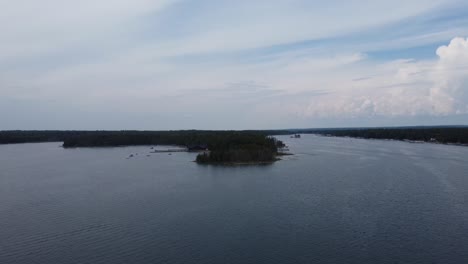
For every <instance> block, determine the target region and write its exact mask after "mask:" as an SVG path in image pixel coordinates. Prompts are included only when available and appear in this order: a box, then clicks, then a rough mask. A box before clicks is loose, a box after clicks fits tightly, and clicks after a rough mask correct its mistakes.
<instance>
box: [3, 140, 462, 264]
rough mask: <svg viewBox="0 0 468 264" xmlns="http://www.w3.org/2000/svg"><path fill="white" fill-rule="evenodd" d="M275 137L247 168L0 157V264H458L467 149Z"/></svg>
mask: <svg viewBox="0 0 468 264" xmlns="http://www.w3.org/2000/svg"><path fill="white" fill-rule="evenodd" d="M280 138H281V139H283V140H284V141H286V143H287V144H288V145H289V147H290V150H291V151H292V152H294V153H296V155H294V156H287V157H284V160H282V161H280V162H277V163H275V164H273V165H269V166H249V167H216V166H215V167H213V166H198V165H197V164H195V163H194V162H192V161H193V160H194V159H195V156H194V154H192V153H173V154H172V155H168V154H167V153H159V154H151V156H149V157H148V156H147V155H148V154H149V152H150V151H151V149H150V148H149V146H145V147H124V148H101V149H86V148H82V149H62V148H60V147H59V145H60V144H59V143H40V144H19V145H3V146H0V168H1V169H0V263H2V264H10V263H40V264H42V263H44V264H51V263H93V264H95V263H115V264H118V263H184V264H187V263H269V264H271V263H359V264H362V263H392V264H393V263H444V264H448V263H457V264H459V263H468V148H467V147H458V146H444V145H434V144H410V143H404V142H392V141H372V140H359V139H348V138H325V137H317V136H312V135H306V136H303V138H302V139H289V138H288V137H280ZM136 153H138V155H135V156H134V157H133V158H130V159H127V157H128V156H129V155H130V154H136Z"/></svg>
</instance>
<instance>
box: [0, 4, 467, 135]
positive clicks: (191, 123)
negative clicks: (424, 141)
mask: <svg viewBox="0 0 468 264" xmlns="http://www.w3.org/2000/svg"><path fill="white" fill-rule="evenodd" d="M408 125H468V2H467V1H460V0H431V1H428V0H392V1H387V0H372V1H371V0H367V1H364V0H361V1H358V0H328V1H314V0H288V1H286V0H256V1H252V0H237V1H228V0H152V1H151V0H100V1H95V0H81V1H70V0H42V1H36V0H15V1H11V0H0V130H12V129H25V130H30V129H41V130H42V129H67V130H68V129H78V130H116V129H117V130H120V129H136V130H171V129H280V128H316V127H363V126H408Z"/></svg>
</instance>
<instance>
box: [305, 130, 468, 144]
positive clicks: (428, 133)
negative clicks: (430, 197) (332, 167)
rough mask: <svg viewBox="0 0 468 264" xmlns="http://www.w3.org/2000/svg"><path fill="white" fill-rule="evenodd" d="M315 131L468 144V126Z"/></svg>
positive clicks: (337, 135) (360, 136) (318, 132)
mask: <svg viewBox="0 0 468 264" xmlns="http://www.w3.org/2000/svg"><path fill="white" fill-rule="evenodd" d="M313 133H314V134H321V135H326V136H335V137H355V138H366V139H393V140H409V141H424V142H434V143H443V144H461V145H468V127H411V128H361V129H324V130H316V131H314V132H313Z"/></svg>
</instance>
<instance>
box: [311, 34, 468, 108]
mask: <svg viewBox="0 0 468 264" xmlns="http://www.w3.org/2000/svg"><path fill="white" fill-rule="evenodd" d="M437 55H438V59H437V60H434V61H413V60H405V61H394V62H390V63H384V64H381V65H376V66H374V67H375V68H374V69H369V68H368V67H364V68H362V69H361V71H362V74H365V73H364V72H363V71H369V72H371V73H373V74H377V76H375V77H372V78H369V79H364V80H362V81H359V82H357V83H355V84H354V83H352V82H350V83H348V87H349V86H353V87H354V88H353V89H338V90H337V91H336V92H335V93H333V94H330V95H326V96H322V97H320V98H314V99H312V101H311V102H310V103H309V105H308V106H307V108H306V110H305V111H304V114H305V115H307V116H320V117H324V116H325V117H327V116H328V117H343V116H345V117H346V116H348V117H359V116H369V115H376V116H405V115H409V116H417V115H436V116H440V115H455V114H466V113H468V39H463V38H454V39H453V40H452V41H451V42H450V44H449V45H447V46H442V47H440V48H439V49H437Z"/></svg>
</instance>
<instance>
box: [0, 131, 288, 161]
mask: <svg viewBox="0 0 468 264" xmlns="http://www.w3.org/2000/svg"><path fill="white" fill-rule="evenodd" d="M54 141H63V145H62V146H63V147H64V148H76V147H118V146H134V145H177V146H182V147H185V148H186V149H187V150H189V151H190V150H194V151H201V152H200V153H199V155H198V156H197V158H196V162H198V163H201V164H214V163H268V162H274V161H276V160H277V156H278V155H279V154H280V153H279V149H281V148H282V147H284V143H283V142H281V141H279V140H277V139H275V138H273V137H271V136H270V135H268V134H267V133H265V132H264V131H201V130H181V131H2V132H0V143H26V142H54Z"/></svg>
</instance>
